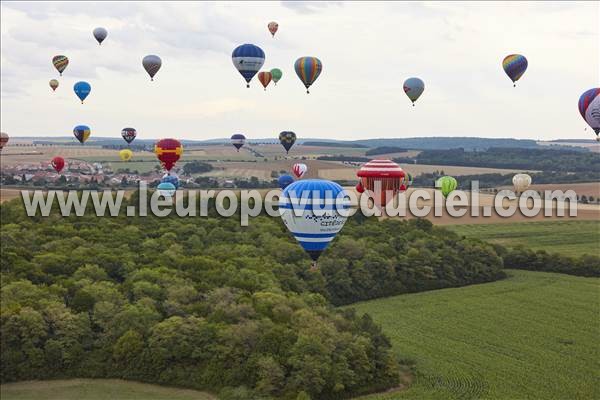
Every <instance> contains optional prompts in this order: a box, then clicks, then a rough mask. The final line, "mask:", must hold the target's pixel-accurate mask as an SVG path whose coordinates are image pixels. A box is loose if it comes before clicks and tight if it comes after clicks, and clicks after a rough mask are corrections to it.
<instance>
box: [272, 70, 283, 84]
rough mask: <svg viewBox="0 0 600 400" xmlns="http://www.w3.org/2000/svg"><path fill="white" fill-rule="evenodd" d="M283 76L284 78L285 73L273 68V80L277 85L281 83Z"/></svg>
mask: <svg viewBox="0 0 600 400" xmlns="http://www.w3.org/2000/svg"><path fill="white" fill-rule="evenodd" d="M282 76H283V72H281V70H280V69H279V68H273V69H272V70H271V78H272V79H273V82H275V84H276V85H277V81H279V80H280V79H281V77H282Z"/></svg>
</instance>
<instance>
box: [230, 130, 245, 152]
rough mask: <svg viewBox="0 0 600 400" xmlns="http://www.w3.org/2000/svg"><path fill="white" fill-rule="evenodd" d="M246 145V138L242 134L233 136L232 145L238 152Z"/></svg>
mask: <svg viewBox="0 0 600 400" xmlns="http://www.w3.org/2000/svg"><path fill="white" fill-rule="evenodd" d="M245 143H246V136H244V135H242V134H241V133H236V134H235V135H232V136H231V144H232V145H233V147H235V148H236V149H237V151H238V152H239V151H240V149H241V148H242V146H243V145H244V144H245Z"/></svg>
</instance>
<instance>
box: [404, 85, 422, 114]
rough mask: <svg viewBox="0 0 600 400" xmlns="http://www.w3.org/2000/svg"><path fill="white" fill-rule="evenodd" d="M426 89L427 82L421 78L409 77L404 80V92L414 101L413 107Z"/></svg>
mask: <svg viewBox="0 0 600 400" xmlns="http://www.w3.org/2000/svg"><path fill="white" fill-rule="evenodd" d="M424 90H425V83H424V82H423V81H422V80H421V79H419V78H408V79H407V80H405V81H404V93H406V95H407V96H408V98H409V99H410V101H412V105H413V107H414V106H415V101H417V99H418V98H419V96H421V94H422V93H423V91H424Z"/></svg>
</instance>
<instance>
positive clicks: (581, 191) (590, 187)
mask: <svg viewBox="0 0 600 400" xmlns="http://www.w3.org/2000/svg"><path fill="white" fill-rule="evenodd" d="M500 189H510V190H513V187H512V186H502V187H499V188H498V190H500ZM529 189H532V190H536V191H541V192H544V191H546V190H562V191H567V190H573V191H574V192H575V193H576V194H577V195H578V196H582V195H585V196H587V197H589V196H593V197H594V198H599V197H600V182H585V183H545V184H539V185H535V184H534V185H531V186H529Z"/></svg>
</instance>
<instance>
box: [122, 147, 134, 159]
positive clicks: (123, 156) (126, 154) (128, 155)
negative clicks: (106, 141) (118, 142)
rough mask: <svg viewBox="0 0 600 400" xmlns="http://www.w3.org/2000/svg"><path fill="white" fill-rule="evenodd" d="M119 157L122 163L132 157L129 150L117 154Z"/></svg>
mask: <svg viewBox="0 0 600 400" xmlns="http://www.w3.org/2000/svg"><path fill="white" fill-rule="evenodd" d="M119 157H121V160H123V161H129V160H131V157H133V152H132V151H131V150H129V149H123V150H121V151H120V152H119Z"/></svg>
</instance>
